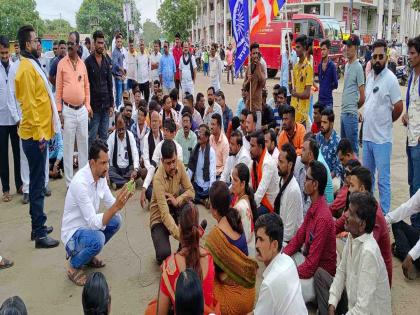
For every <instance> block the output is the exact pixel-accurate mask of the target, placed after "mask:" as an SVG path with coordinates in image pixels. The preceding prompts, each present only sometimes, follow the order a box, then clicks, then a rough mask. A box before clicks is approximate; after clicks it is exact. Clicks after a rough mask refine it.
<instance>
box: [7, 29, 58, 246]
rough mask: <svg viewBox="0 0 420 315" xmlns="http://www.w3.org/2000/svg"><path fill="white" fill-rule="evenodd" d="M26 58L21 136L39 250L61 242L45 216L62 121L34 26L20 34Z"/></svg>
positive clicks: (20, 85) (20, 74) (20, 87)
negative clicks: (52, 144) (49, 168)
mask: <svg viewBox="0 0 420 315" xmlns="http://www.w3.org/2000/svg"><path fill="white" fill-rule="evenodd" d="M18 40H19V45H20V48H21V50H22V57H23V58H21V61H20V65H19V68H18V70H17V73H16V79H15V89H16V99H17V101H18V102H19V103H20V104H21V109H22V120H21V122H20V126H19V136H20V138H21V139H22V147H23V151H24V152H25V155H26V157H27V158H28V162H29V170H30V173H29V176H30V184H29V200H30V206H29V213H30V215H31V221H32V232H33V233H34V236H35V248H51V247H57V246H58V244H59V242H58V241H57V240H55V239H53V238H50V237H48V236H47V234H48V232H52V228H50V229H48V228H47V227H46V226H45V222H46V221H47V216H46V215H45V213H44V193H43V190H44V184H45V163H46V159H47V150H48V148H47V143H48V140H50V139H52V138H53V136H54V134H55V133H56V132H59V131H60V129H61V126H60V119H59V117H58V113H57V108H56V105H55V102H54V96H53V94H52V91H51V89H50V87H49V83H48V79H47V77H46V75H45V73H44V72H43V71H42V68H41V65H40V64H39V62H38V57H39V55H38V52H37V40H36V35H35V30H34V28H33V27H32V26H28V25H27V26H22V27H21V28H20V29H19V31H18Z"/></svg>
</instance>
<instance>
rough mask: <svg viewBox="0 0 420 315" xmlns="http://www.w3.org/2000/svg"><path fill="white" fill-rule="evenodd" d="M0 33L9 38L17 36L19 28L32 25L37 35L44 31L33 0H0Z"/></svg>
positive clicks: (12, 38)
mask: <svg viewBox="0 0 420 315" xmlns="http://www.w3.org/2000/svg"><path fill="white" fill-rule="evenodd" d="M0 21H1V23H0V34H2V35H6V36H7V37H9V39H10V40H14V39H16V37H17V32H18V30H19V28H20V27H21V26H23V25H32V26H33V27H34V28H35V30H36V31H37V34H38V35H42V34H43V33H44V22H43V21H42V19H41V18H40V17H39V13H38V11H37V10H36V2H35V0H14V1H5V0H1V1H0Z"/></svg>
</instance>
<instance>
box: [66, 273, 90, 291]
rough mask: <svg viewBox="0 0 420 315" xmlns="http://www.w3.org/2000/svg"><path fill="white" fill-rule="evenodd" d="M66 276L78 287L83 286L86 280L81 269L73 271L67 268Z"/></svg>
mask: <svg viewBox="0 0 420 315" xmlns="http://www.w3.org/2000/svg"><path fill="white" fill-rule="evenodd" d="M67 277H69V279H70V281H71V282H73V283H74V284H75V285H77V286H79V287H83V286H84V285H85V283H86V280H87V277H86V274H85V273H84V272H83V270H81V269H77V270H76V271H74V272H71V271H70V270H67Z"/></svg>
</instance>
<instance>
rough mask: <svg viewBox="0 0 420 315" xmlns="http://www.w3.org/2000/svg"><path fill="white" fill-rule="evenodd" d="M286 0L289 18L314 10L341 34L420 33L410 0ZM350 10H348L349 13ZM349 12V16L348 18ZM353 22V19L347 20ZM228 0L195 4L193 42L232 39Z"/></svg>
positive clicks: (394, 37) (371, 36)
mask: <svg viewBox="0 0 420 315" xmlns="http://www.w3.org/2000/svg"><path fill="white" fill-rule="evenodd" d="M352 2H353V7H352V9H350V7H349V3H350V1H345V0H322V1H320V0H288V1H287V4H286V8H283V9H282V10H281V12H280V14H281V15H282V16H283V17H284V18H285V12H286V11H287V16H288V17H289V19H291V17H292V15H293V14H295V13H313V14H321V15H327V16H333V17H335V18H336V19H337V20H338V21H339V22H340V25H341V28H342V30H343V32H344V33H350V25H351V26H352V32H354V33H356V34H358V35H360V36H361V37H362V38H363V39H364V41H365V42H369V41H371V40H374V39H377V38H385V39H387V40H397V41H402V40H403V39H404V37H405V36H408V37H414V36H416V35H418V34H420V13H419V12H417V11H415V10H413V9H412V8H411V0H353V1H352ZM350 11H351V13H350ZM350 15H351V17H352V18H351V19H350ZM350 21H352V22H350ZM231 25H232V23H231V17H230V10H229V2H228V1H227V0H202V1H200V2H199V3H198V6H197V7H196V21H195V23H194V22H191V30H190V31H191V38H192V41H193V43H199V44H201V45H209V44H210V43H212V42H217V43H219V44H224V45H225V46H226V45H227V44H228V43H229V42H231V41H232V27H231Z"/></svg>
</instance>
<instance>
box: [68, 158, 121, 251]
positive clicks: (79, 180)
mask: <svg viewBox="0 0 420 315" xmlns="http://www.w3.org/2000/svg"><path fill="white" fill-rule="evenodd" d="M101 200H103V202H104V205H105V208H106V209H109V208H111V206H112V205H113V204H114V203H115V198H114V196H113V195H112V193H111V191H110V190H109V187H108V184H107V182H106V178H100V179H99V180H98V182H95V181H94V179H93V175H92V170H91V169H90V165H89V163H88V164H86V165H85V166H84V167H83V168H82V169H80V170H79V171H78V172H77V173H76V175H74V177H73V179H72V181H71V183H70V186H69V190H68V191H67V195H66V200H65V202H64V212H63V220H62V223H61V241H62V242H63V244H64V246H66V244H67V242H68V241H69V240H70V238H71V237H72V236H73V234H74V233H75V232H76V231H77V230H78V229H89V230H94V231H95V230H96V231H97V230H102V231H103V230H105V227H106V226H105V225H103V224H102V218H103V216H104V214H103V213H99V204H100V201H101Z"/></svg>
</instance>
